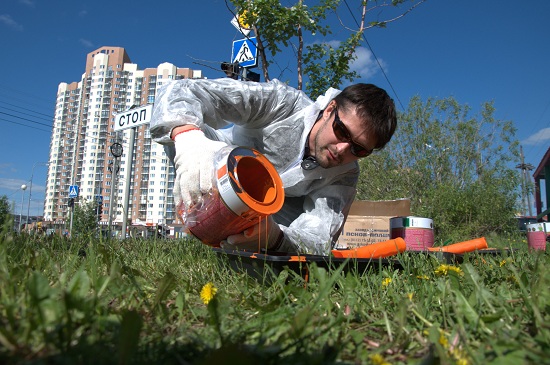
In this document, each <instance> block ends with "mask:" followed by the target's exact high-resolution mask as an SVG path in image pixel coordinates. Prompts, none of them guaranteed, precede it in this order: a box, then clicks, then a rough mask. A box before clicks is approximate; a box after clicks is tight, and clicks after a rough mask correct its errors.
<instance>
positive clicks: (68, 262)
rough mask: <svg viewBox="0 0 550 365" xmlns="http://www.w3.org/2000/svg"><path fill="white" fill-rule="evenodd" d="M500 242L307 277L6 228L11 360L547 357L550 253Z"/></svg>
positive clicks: (4, 354) (166, 248)
mask: <svg viewBox="0 0 550 365" xmlns="http://www.w3.org/2000/svg"><path fill="white" fill-rule="evenodd" d="M515 242H517V243H515ZM489 243H490V246H492V247H509V246H512V247H514V248H517V250H516V251H514V252H512V253H511V255H510V256H497V257H490V256H480V255H477V254H470V255H467V256H466V257H465V259H464V262H463V263H461V264H456V265H447V264H445V263H442V262H441V261H439V260H438V259H437V258H436V257H435V256H418V255H416V256H414V255H407V254H403V255H400V257H399V258H400V260H401V263H402V268H400V269H394V268H391V267H381V266H378V265H372V266H371V267H370V268H369V269H368V270H367V271H365V272H357V271H354V270H342V268H343V267H336V268H335V269H331V270H326V269H324V268H321V267H317V266H316V265H311V266H310V267H309V276H308V281H307V282H306V281H305V280H304V279H303V278H302V276H300V275H297V274H296V273H295V272H293V271H287V270H283V271H282V272H281V273H279V275H277V276H275V277H273V278H271V277H266V280H255V279H253V278H251V277H250V276H249V275H246V274H245V273H238V272H235V271H233V270H231V269H230V267H229V265H228V262H227V260H226V259H225V258H224V257H218V256H217V255H216V254H215V253H214V252H213V251H212V250H211V249H209V248H208V247H207V246H205V245H202V244H201V243H199V242H197V241H196V240H173V241H171V240H126V241H99V240H95V239H89V240H84V239H81V240H77V241H68V240H64V239H61V238H55V239H51V240H50V239H48V240H46V239H37V238H31V237H26V236H22V237H10V236H7V235H4V236H2V238H0V363H3V364H244V365H246V364H401V363H409V364H415V363H417V364H455V363H456V364H489V363H495V364H496V363H498V364H522V363H525V364H529V363H538V364H543V363H545V362H546V361H548V357H549V355H550V346H549V343H550V313H549V310H550V291H549V288H550V265H549V264H550V260H549V258H548V254H547V253H545V252H535V253H534V252H529V251H528V250H527V248H526V246H527V245H526V243H525V242H522V240H521V239H519V240H513V241H506V240H499V239H498V238H496V237H493V238H490V239H489ZM266 275H269V273H267V274H266ZM267 279H270V280H267ZM207 283H212V284H213V286H214V287H215V288H216V289H217V292H216V294H215V296H214V297H213V299H212V300H211V301H210V302H209V303H208V304H205V303H204V302H203V300H202V299H201V295H200V293H201V289H202V288H203V287H204V286H205V285H206V284H207Z"/></svg>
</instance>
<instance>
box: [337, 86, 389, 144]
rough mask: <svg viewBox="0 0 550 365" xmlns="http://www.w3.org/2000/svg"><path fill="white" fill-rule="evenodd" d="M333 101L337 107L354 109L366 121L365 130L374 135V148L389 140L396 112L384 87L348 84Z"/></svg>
mask: <svg viewBox="0 0 550 365" xmlns="http://www.w3.org/2000/svg"><path fill="white" fill-rule="evenodd" d="M334 101H336V104H337V105H338V107H339V108H343V109H345V110H355V112H356V113H357V116H358V117H359V118H361V119H362V120H363V121H364V122H365V123H367V131H368V132H369V133H374V135H375V136H376V146H375V147H374V149H376V150H379V149H381V148H383V147H384V146H385V145H386V143H388V142H389V141H390V139H391V137H392V136H393V133H394V132H395V128H396V127H397V113H396V111H395V104H394V102H393V99H392V98H390V96H389V95H388V93H387V92H386V91H385V90H384V89H381V88H379V87H378V86H376V85H373V84H355V85H350V86H348V87H346V88H345V89H344V90H342V92H341V93H340V94H338V95H337V96H336V97H335V98H334Z"/></svg>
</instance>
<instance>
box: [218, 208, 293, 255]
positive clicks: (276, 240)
mask: <svg viewBox="0 0 550 365" xmlns="http://www.w3.org/2000/svg"><path fill="white" fill-rule="evenodd" d="M282 233H283V232H282V231H281V229H280V228H279V225H278V224H277V223H275V221H274V220H273V218H271V216H269V217H268V218H267V219H262V221H261V222H260V223H258V224H256V225H254V226H252V227H250V228H248V229H246V230H245V231H244V232H243V233H240V234H235V235H232V236H229V237H227V238H226V239H225V240H223V241H222V242H220V246H221V247H222V248H224V249H229V250H245V251H254V252H260V250H261V249H266V250H269V249H273V248H277V247H278V246H280V244H281V240H282V239H284V236H283V234H282Z"/></svg>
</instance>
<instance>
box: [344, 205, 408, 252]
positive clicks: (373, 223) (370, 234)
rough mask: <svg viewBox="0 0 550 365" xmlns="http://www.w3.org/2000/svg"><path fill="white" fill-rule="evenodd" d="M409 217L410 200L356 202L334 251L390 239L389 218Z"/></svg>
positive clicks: (352, 206)
mask: <svg viewBox="0 0 550 365" xmlns="http://www.w3.org/2000/svg"><path fill="white" fill-rule="evenodd" d="M409 215H411V201H410V199H398V200H378V201H371V200H356V201H354V202H353V204H352V205H351V208H350V211H349V214H348V219H347V220H346V222H345V224H344V228H343V229H342V233H340V237H339V238H338V241H337V242H336V246H335V248H336V249H349V248H355V247H360V246H365V245H370V244H373V243H376V242H382V241H387V240H389V239H390V218H392V217H399V216H409Z"/></svg>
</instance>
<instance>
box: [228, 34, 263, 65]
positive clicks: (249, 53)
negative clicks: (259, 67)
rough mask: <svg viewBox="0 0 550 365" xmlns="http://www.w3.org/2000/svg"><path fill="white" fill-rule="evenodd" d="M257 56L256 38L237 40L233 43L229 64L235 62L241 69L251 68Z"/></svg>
mask: <svg viewBox="0 0 550 365" xmlns="http://www.w3.org/2000/svg"><path fill="white" fill-rule="evenodd" d="M257 54H258V49H257V48H256V37H251V38H245V39H239V40H238V41H234V42H233V51H232V54H231V62H232V63H235V62H237V63H238V64H239V66H241V67H253V66H256V56H257Z"/></svg>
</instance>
